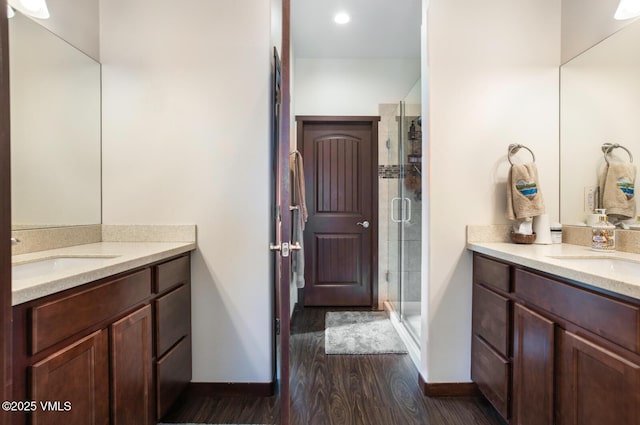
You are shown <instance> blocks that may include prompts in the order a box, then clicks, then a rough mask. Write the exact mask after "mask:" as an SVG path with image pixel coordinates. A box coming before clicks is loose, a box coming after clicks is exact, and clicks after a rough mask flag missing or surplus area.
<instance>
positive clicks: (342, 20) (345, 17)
mask: <svg viewBox="0 0 640 425" xmlns="http://www.w3.org/2000/svg"><path fill="white" fill-rule="evenodd" d="M350 20H351V16H349V14H348V13H346V12H340V13H336V16H334V17H333V21H334V22H335V23H336V24H340V25H344V24H346V23H348V22H349V21H350Z"/></svg>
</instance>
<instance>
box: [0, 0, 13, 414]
mask: <svg viewBox="0 0 640 425" xmlns="http://www.w3.org/2000/svg"><path fill="white" fill-rule="evenodd" d="M2 5H3V6H2V7H0V9H2V10H1V11H0V241H2V243H0V397H2V400H13V397H12V396H11V379H10V377H11V340H12V336H11V243H10V242H9V239H10V238H11V183H10V182H11V172H10V154H9V146H10V137H9V135H10V131H9V51H8V49H9V42H8V33H7V32H8V28H7V27H8V25H7V8H6V7H5V6H4V2H3V3H2ZM10 415H11V413H10V412H5V411H3V410H0V424H9V423H11V416H10Z"/></svg>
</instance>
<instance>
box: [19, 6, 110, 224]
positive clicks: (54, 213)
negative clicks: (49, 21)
mask: <svg viewBox="0 0 640 425" xmlns="http://www.w3.org/2000/svg"><path fill="white" fill-rule="evenodd" d="M9 58H10V90H11V92H10V93H11V180H12V181H11V194H12V199H11V202H12V206H11V209H12V211H11V212H12V222H13V229H14V230H16V229H28V228H39V227H57V226H67V225H81V224H98V223H100V217H101V216H100V214H101V205H100V202H101V194H100V64H99V63H97V62H96V61H94V60H93V59H91V58H89V57H88V56H86V55H85V54H84V53H82V52H80V51H79V50H77V49H76V48H74V47H73V46H71V45H69V44H68V43H66V42H65V41H64V40H62V39H60V38H58V37H57V36H56V35H54V34H53V33H51V32H49V31H48V30H46V29H45V28H44V27H42V26H40V25H38V24H37V23H36V22H34V21H32V20H30V19H28V18H26V17H25V16H23V15H21V14H20V13H16V14H15V16H14V17H13V18H11V19H10V20H9Z"/></svg>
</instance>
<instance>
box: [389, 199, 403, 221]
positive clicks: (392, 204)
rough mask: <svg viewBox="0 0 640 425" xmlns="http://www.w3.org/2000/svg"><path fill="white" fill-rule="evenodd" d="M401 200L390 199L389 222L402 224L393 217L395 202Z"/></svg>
mask: <svg viewBox="0 0 640 425" xmlns="http://www.w3.org/2000/svg"><path fill="white" fill-rule="evenodd" d="M401 199H402V198H393V199H391V221H393V222H394V223H402V220H398V219H397V218H396V216H395V214H394V213H395V211H396V209H395V202H396V201H399V200H401Z"/></svg>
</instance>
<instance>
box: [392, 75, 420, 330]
mask: <svg viewBox="0 0 640 425" xmlns="http://www.w3.org/2000/svg"><path fill="white" fill-rule="evenodd" d="M414 92H417V93H419V92H420V83H419V82H418V83H417V84H416V87H414V89H413V90H412V93H414ZM415 98H417V99H418V100H417V101H415V100H414V101H412V99H415ZM419 98H420V97H419V95H417V96H416V95H413V96H412V94H411V93H410V94H409V95H408V96H407V98H406V99H405V100H404V101H402V102H400V104H399V105H398V107H397V108H396V113H395V114H394V115H395V117H394V119H393V122H390V123H389V135H390V137H389V146H388V147H389V151H388V152H389V157H388V161H389V163H390V164H392V167H394V177H396V178H395V179H393V180H392V182H390V184H389V186H388V199H389V200H390V202H389V209H390V212H389V221H388V224H389V228H388V238H389V239H388V240H389V248H388V249H389V253H388V263H389V273H388V275H387V276H388V282H389V286H388V298H389V302H390V303H391V305H392V307H393V310H394V311H395V312H396V313H397V314H398V316H399V318H400V322H401V323H402V324H403V326H404V328H405V329H406V330H407V331H408V333H409V334H410V335H411V336H412V337H413V338H414V340H415V341H416V342H418V341H419V337H420V322H421V320H420V315H421V284H422V283H421V280H422V278H421V276H422V273H421V272H422V270H421V258H422V255H421V250H422V248H421V240H422V152H421V146H422V131H421V129H422V120H421V116H420V113H421V105H420V102H419ZM395 172H397V175H396V174H395Z"/></svg>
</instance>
